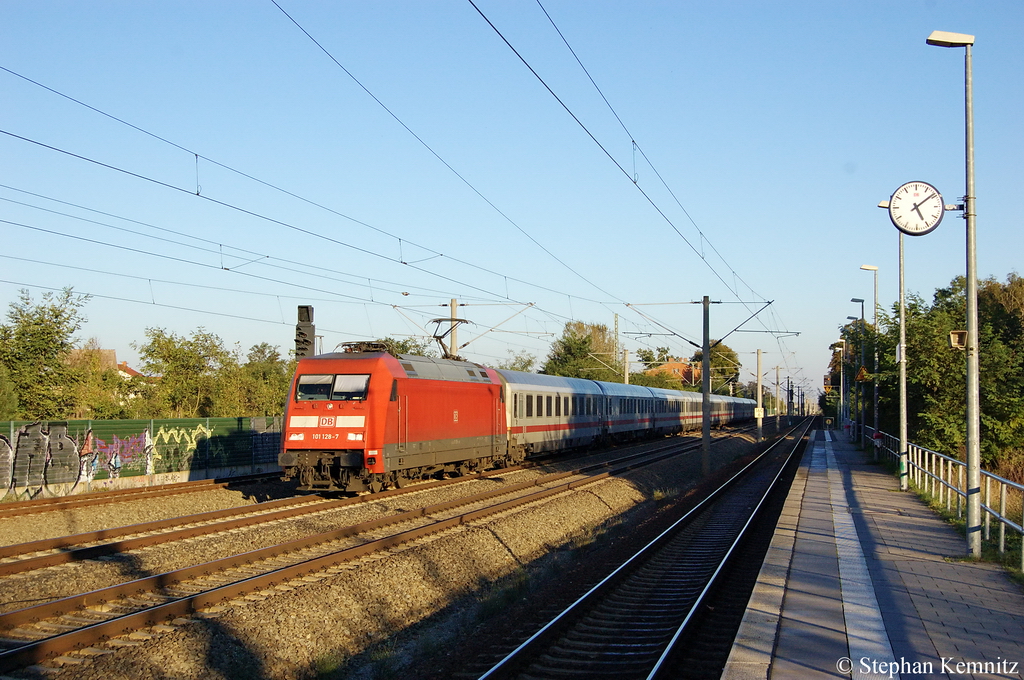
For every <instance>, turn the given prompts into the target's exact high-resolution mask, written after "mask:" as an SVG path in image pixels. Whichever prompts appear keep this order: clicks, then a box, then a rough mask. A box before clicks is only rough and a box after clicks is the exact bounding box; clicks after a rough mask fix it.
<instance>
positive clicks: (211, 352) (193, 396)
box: [136, 328, 240, 418]
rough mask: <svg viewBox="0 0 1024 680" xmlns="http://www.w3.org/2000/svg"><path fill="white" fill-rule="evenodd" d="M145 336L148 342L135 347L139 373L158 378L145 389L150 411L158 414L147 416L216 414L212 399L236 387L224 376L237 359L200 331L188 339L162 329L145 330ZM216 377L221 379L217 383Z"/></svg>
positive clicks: (234, 365) (222, 344) (213, 338)
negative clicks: (137, 353)
mask: <svg viewBox="0 0 1024 680" xmlns="http://www.w3.org/2000/svg"><path fill="white" fill-rule="evenodd" d="M146 337H147V338H148V342H147V343H146V344H144V345H142V346H141V347H139V346H137V347H136V349H138V350H139V354H140V356H141V358H142V370H143V372H145V373H146V374H148V375H151V376H159V380H156V381H154V382H152V383H150V386H149V387H150V389H149V390H147V392H149V394H148V395H147V397H148V398H147V401H148V402H149V404H150V408H152V409H155V410H157V411H158V414H152V415H151V416H150V417H156V416H157V415H160V416H163V417H170V418H197V417H211V416H216V415H220V414H218V413H217V412H216V411H217V409H216V408H215V405H216V404H215V398H216V397H218V396H220V397H223V395H224V394H225V393H230V392H235V391H237V390H238V389H239V388H240V385H239V384H238V381H237V380H235V379H233V378H234V376H228V375H226V373H227V371H230V370H233V369H234V368H235V367H237V364H238V360H237V357H236V356H234V355H233V354H232V353H231V352H230V351H228V350H227V349H226V348H225V347H224V343H223V342H222V341H221V339H220V338H219V337H217V336H216V335H213V334H212V333H207V332H206V331H205V330H204V329H203V328H199V329H197V330H195V331H193V333H192V337H190V338H185V337H181V336H178V335H175V334H174V333H168V332H167V331H165V330H163V329H162V328H147V329H146ZM225 369H227V371H226V370H225ZM218 374H219V375H218ZM218 378H220V379H221V380H222V382H221V383H220V384H218ZM225 378H229V379H228V380H224V379H225ZM225 383H228V384H225ZM222 401H223V400H222ZM227 415H231V414H227Z"/></svg>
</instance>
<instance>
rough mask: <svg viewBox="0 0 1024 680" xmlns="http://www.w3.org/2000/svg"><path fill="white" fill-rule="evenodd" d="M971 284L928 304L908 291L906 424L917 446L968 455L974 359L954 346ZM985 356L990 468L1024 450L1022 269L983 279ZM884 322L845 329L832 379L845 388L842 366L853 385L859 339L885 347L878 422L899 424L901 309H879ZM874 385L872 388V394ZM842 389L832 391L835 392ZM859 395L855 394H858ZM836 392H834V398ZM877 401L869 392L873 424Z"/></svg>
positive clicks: (868, 349)
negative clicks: (966, 387)
mask: <svg viewBox="0 0 1024 680" xmlns="http://www.w3.org/2000/svg"><path fill="white" fill-rule="evenodd" d="M965 289H966V281H965V279H964V278H963V277H956V278H954V279H953V280H952V281H951V282H950V285H949V286H947V287H945V288H939V289H938V290H936V291H935V293H934V296H933V298H932V302H931V303H930V304H929V303H928V302H926V301H925V300H924V299H923V298H921V297H920V296H918V295H908V296H907V298H908V299H907V303H906V310H907V314H906V335H907V353H906V354H907V365H906V369H907V425H908V430H909V434H910V439H911V441H913V442H914V443H916V444H920V445H921V446H925V447H927V448H930V449H934V450H936V451H940V452H942V453H946V454H950V455H954V456H959V457H961V458H963V456H964V451H965V448H966V426H965V420H966V412H967V411H966V395H965V391H964V385H965V382H966V375H967V366H966V364H967V362H966V356H965V354H964V352H962V351H960V350H956V349H952V348H950V346H949V340H948V338H949V332H950V331H952V330H962V329H963V328H964V327H965V326H966V290H965ZM978 317H979V338H978V340H979V347H980V350H979V356H980V364H981V371H980V375H979V377H980V388H981V389H980V392H981V453H982V462H983V463H984V464H985V466H986V467H988V468H990V469H991V468H993V467H997V466H999V465H1001V464H1002V462H1003V461H1004V460H1007V459H1008V458H1010V457H1014V456H1018V457H1020V454H1021V452H1024V280H1022V279H1021V278H1020V277H1019V276H1017V275H1016V274H1011V275H1010V276H1009V277H1007V280H1006V283H1000V282H999V281H996V280H995V279H987V280H984V281H981V282H979V288H978ZM879 320H880V327H879V328H870V327H868V325H867V324H861V323H860V320H857V321H856V322H854V323H852V324H849V325H848V326H847V327H846V328H844V332H843V333H844V337H845V338H846V340H847V343H848V347H847V351H846V352H845V353H843V354H844V355H845V358H844V359H843V360H842V361H840V360H839V355H837V356H836V358H835V360H834V362H833V366H832V367H831V373H832V374H833V376H834V377H833V378H832V384H833V386H834V387H835V388H838V386H839V370H840V367H841V368H842V371H843V378H844V380H845V381H846V384H847V386H851V385H854V384H856V383H855V382H854V378H855V376H856V373H857V371H858V370H859V365H860V352H859V342H860V341H862V340H863V342H864V343H865V355H872V354H873V352H874V350H875V347H876V346H877V348H878V351H879V372H878V374H877V376H872V377H877V379H878V383H879V427H880V428H881V429H882V430H883V431H886V432H896V431H898V429H899V365H898V364H897V363H896V346H897V344H898V341H899V312H898V309H897V308H896V306H895V305H894V306H893V309H892V310H891V312H890V313H888V314H886V313H880V314H879ZM867 392H869V390H865V395H867ZM834 393H835V390H834V391H833V394H834ZM852 394H853V397H852V398H854V399H855V398H856V393H855V391H854V392H852ZM829 396H830V397H831V396H832V395H829ZM870 402H871V399H869V398H868V397H867V396H865V407H866V408H865V417H866V418H867V419H868V421H869V422H870V421H871V420H872V419H873V417H872V416H871V414H870V408H868V407H869V406H870Z"/></svg>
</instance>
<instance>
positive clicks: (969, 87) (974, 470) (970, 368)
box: [926, 31, 981, 558]
mask: <svg viewBox="0 0 1024 680" xmlns="http://www.w3.org/2000/svg"><path fill="white" fill-rule="evenodd" d="M926 42H927V43H928V44H929V45H936V46H938V47H963V48H964V49H965V51H964V120H965V127H966V129H965V131H964V132H965V134H964V137H965V140H964V141H965V148H964V155H965V156H966V172H967V194H966V195H965V196H964V217H965V218H966V219H967V291H966V293H967V348H966V349H967V548H968V550H969V551H970V553H971V556H972V557H974V558H980V557H981V387H980V385H981V367H980V364H979V358H980V357H979V347H978V345H979V340H980V339H979V337H978V257H977V247H976V231H975V226H976V225H975V218H976V214H975V206H974V201H975V198H976V197H975V194H974V86H973V77H972V65H971V47H972V46H973V45H974V36H973V35H967V34H964V33H949V32H946V31H933V32H932V34H931V35H930V36H928V40H927V41H926Z"/></svg>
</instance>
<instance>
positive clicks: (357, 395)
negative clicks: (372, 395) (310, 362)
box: [295, 375, 370, 401]
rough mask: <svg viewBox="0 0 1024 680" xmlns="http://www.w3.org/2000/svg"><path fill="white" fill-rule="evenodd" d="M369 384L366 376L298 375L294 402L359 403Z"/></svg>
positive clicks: (368, 377) (368, 378) (364, 397)
mask: <svg viewBox="0 0 1024 680" xmlns="http://www.w3.org/2000/svg"><path fill="white" fill-rule="evenodd" d="M369 382H370V376H368V375H300V376H299V383H298V385H296V386H295V401H328V400H330V401H361V400H363V399H366V387H367V385H368V384H369Z"/></svg>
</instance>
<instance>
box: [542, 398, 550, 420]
mask: <svg viewBox="0 0 1024 680" xmlns="http://www.w3.org/2000/svg"><path fill="white" fill-rule="evenodd" d="M544 401H545V402H547V405H548V407H547V417H548V418H550V417H551V395H548V397H547V398H546V399H545V400H544Z"/></svg>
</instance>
